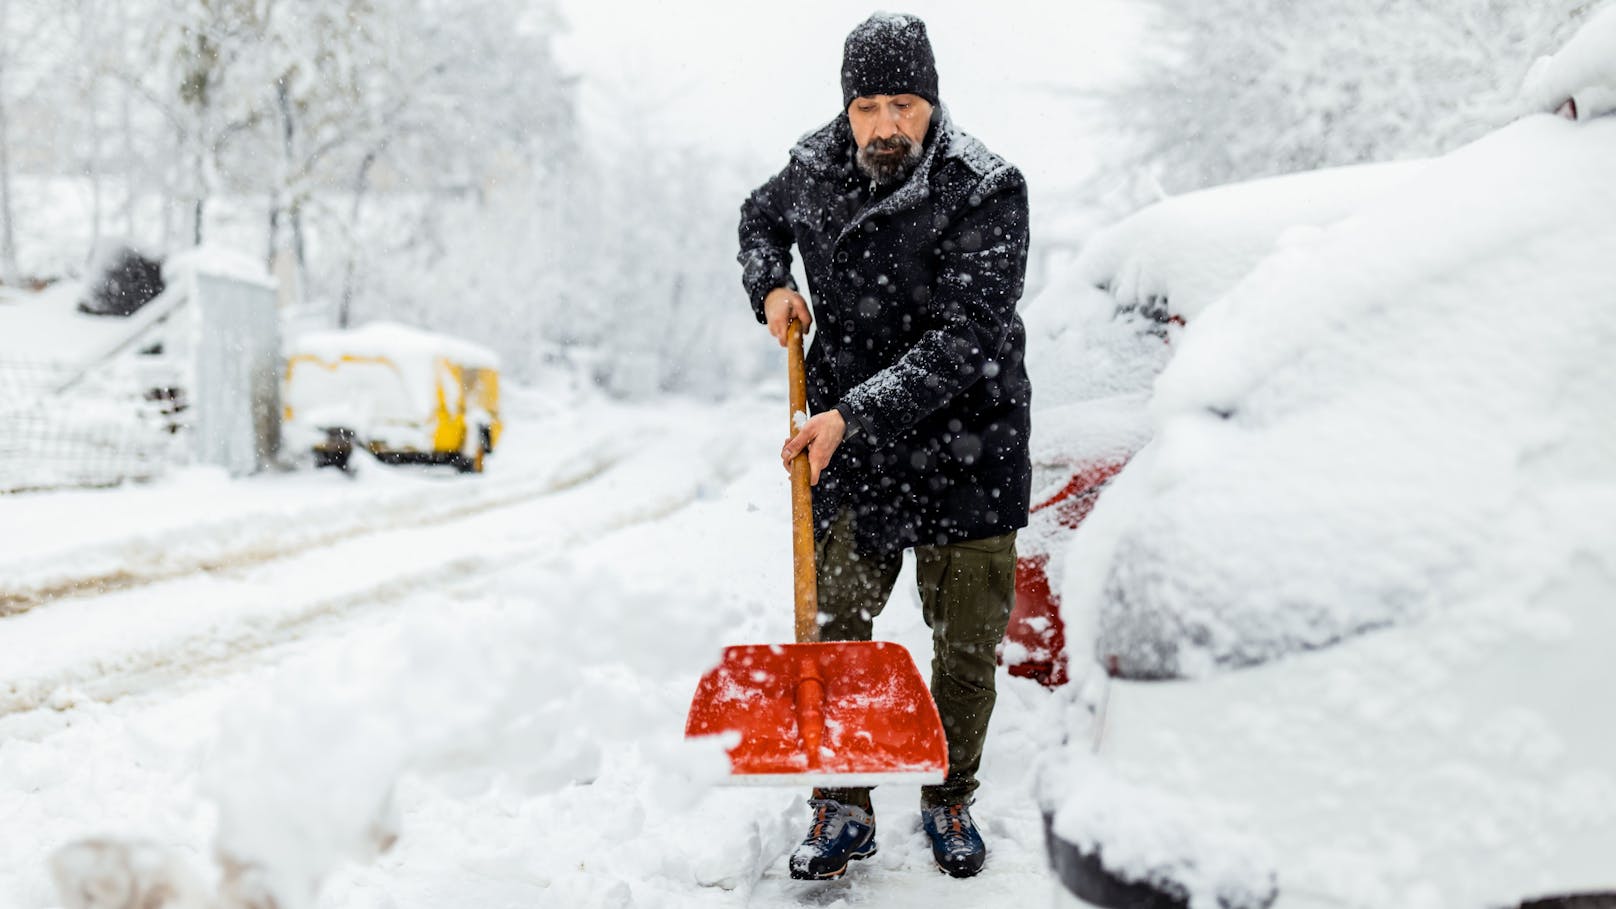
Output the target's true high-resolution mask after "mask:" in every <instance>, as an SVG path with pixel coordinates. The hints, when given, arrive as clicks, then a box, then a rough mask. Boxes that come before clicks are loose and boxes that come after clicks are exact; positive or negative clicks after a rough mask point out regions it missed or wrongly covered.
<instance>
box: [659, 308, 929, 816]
mask: <svg viewBox="0 0 1616 909" xmlns="http://www.w3.org/2000/svg"><path fill="white" fill-rule="evenodd" d="M786 341H787V343H786V347H787V353H788V360H789V363H790V380H791V413H792V415H793V417H792V430H791V431H792V433H793V434H795V433H796V431H797V429H798V427H797V425H796V422H797V420H796V415H797V414H805V413H807V411H808V391H807V385H806V381H805V378H804V370H803V359H802V326H801V325H800V324H798V323H797V322H796V321H795V320H793V321H792V322H791V324H790V326H789V327H788V329H787V338H786ZM808 472H809V468H808V453H807V452H806V451H804V452H802V453H799V454H798V455H797V457H796V458H794V459H793V460H792V462H791V531H792V542H793V547H794V549H793V554H794V561H795V574H796V607H797V643H795V644H747V645H741V646H737V647H728V648H725V650H724V660H723V662H722V663H720V664H719V666H718V668H716V669H713V670H711V671H710V672H708V673H707V674H706V675H704V676H702V679H701V684H700V685H698V686H697V687H696V696H695V698H694V699H693V700H692V701H691V703H690V716H689V718H688V719H687V720H686V721H685V736H686V737H689V738H695V737H698V736H711V735H728V736H735V735H737V734H738V736H739V740H738V742H737V743H736V744H735V745H734V746H733V747H731V748H730V749H729V759H730V773H731V774H732V775H733V776H734V777H735V778H736V779H735V782H738V783H753V784H762V785H773V784H797V783H805V784H809V785H815V786H873V785H875V784H877V783H940V782H942V781H943V776H944V774H945V773H946V771H947V770H948V743H947V741H946V740H945V739H944V738H943V724H942V721H941V720H939V719H938V717H937V705H936V704H934V703H932V699H931V692H930V691H928V690H927V688H926V682H925V680H924V679H922V678H921V677H920V670H919V669H917V668H916V667H915V661H914V659H913V658H912V657H910V656H909V651H907V650H905V649H904V648H903V647H902V646H900V645H898V644H893V643H888V642H885V641H827V642H820V641H819V622H818V604H819V589H818V585H817V583H816V582H815V578H814V534H813V514H812V513H813V506H812V499H811V498H810V496H809V492H808Z"/></svg>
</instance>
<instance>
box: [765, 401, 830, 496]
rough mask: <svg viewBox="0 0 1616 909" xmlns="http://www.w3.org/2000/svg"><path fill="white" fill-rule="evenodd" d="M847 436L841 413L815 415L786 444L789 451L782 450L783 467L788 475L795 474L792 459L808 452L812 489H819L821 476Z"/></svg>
mask: <svg viewBox="0 0 1616 909" xmlns="http://www.w3.org/2000/svg"><path fill="white" fill-rule="evenodd" d="M846 434H847V421H846V420H844V419H842V414H841V412H840V411H836V410H827V411H825V412H824V413H821V414H815V415H814V416H812V417H810V418H809V419H808V422H806V423H804V424H802V429H800V430H798V431H797V434H796V435H794V436H792V437H791V438H790V439H789V440H787V442H786V447H785V448H783V449H781V450H780V463H782V464H784V465H785V468H786V471H787V472H790V470H791V459H792V458H795V457H796V456H797V452H799V451H802V450H803V449H804V448H806V449H808V485H810V486H818V485H819V472H820V471H821V470H824V469H825V465H827V464H829V463H830V456H831V455H833V454H835V453H836V448H837V446H839V445H841V444H842V437H843V436H845V435H846Z"/></svg>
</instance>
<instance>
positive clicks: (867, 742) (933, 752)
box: [685, 641, 948, 786]
mask: <svg viewBox="0 0 1616 909" xmlns="http://www.w3.org/2000/svg"><path fill="white" fill-rule="evenodd" d="M737 734H738V736H739V741H738V742H737V743H736V744H735V745H734V746H733V747H731V748H730V749H729V758H730V773H731V776H732V778H733V779H734V781H735V782H739V783H752V784H761V785H787V784H796V783H807V784H810V785H816V786H871V785H876V784H878V783H896V782H903V783H940V782H942V781H943V777H944V775H945V774H946V772H947V770H948V743H947V740H946V739H945V738H944V737H943V724H942V721H941V720H939V719H938V716H937V705H936V704H935V703H933V702H932V698H931V692H930V691H929V690H928V689H927V687H926V682H925V680H924V679H922V678H921V676H920V671H919V669H917V668H916V667H915V661H914V659H913V658H912V657H910V655H909V651H908V650H905V649H904V648H903V647H902V646H901V645H898V644H893V643H890V642H887V641H826V642H820V643H812V644H773V645H770V644H752V645H742V646H737V647H729V648H726V649H725V650H724V659H723V662H722V663H720V664H719V665H718V667H717V668H715V669H713V670H711V671H709V672H708V673H707V674H706V675H705V676H703V677H702V680H701V684H700V685H699V686H697V688H696V696H695V698H694V699H693V700H692V701H691V704H690V716H689V718H688V719H687V721H686V723H685V735H686V736H687V737H691V738H695V737H701V736H713V735H729V736H731V737H734V736H736V735H737Z"/></svg>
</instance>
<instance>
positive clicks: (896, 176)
mask: <svg viewBox="0 0 1616 909" xmlns="http://www.w3.org/2000/svg"><path fill="white" fill-rule="evenodd" d="M893 139H894V140H896V143H895V144H897V145H899V146H901V147H902V148H903V154H901V155H881V154H877V152H878V150H879V149H880V148H881V141H880V140H879V139H871V140H870V141H869V142H868V143H866V144H865V145H864V147H863V148H860V149H859V150H858V153H857V154H855V155H854V156H853V162H854V163H855V164H857V165H858V169H859V173H861V174H863V175H864V176H866V177H868V178H869V179H870V183H871V185H873V186H891V185H893V184H896V183H902V182H903V181H905V180H907V179H909V175H910V174H911V173H913V172H914V169H915V165H917V164H919V163H920V156H921V155H922V154H924V153H925V146H924V145H922V144H920V143H919V142H911V141H910V140H909V137H908V136H905V135H903V134H902V133H899V134H897V135H895V136H894V137H893ZM887 147H889V148H890V147H891V146H890V145H889V146H887Z"/></svg>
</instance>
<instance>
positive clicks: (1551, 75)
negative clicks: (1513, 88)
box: [1521, 3, 1616, 120]
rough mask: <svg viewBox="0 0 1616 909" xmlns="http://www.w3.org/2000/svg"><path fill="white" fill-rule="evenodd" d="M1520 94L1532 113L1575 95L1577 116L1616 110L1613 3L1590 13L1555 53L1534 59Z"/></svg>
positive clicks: (1615, 15)
mask: <svg viewBox="0 0 1616 909" xmlns="http://www.w3.org/2000/svg"><path fill="white" fill-rule="evenodd" d="M1521 95H1522V97H1523V99H1524V101H1525V105H1526V108H1527V110H1529V111H1531V112H1534V113H1539V112H1542V113H1546V112H1551V111H1553V110H1555V109H1556V108H1558V107H1559V106H1560V105H1561V104H1562V103H1564V102H1565V100H1566V99H1568V98H1575V99H1576V101H1577V116H1578V117H1579V118H1580V119H1584V120H1586V119H1589V118H1591V117H1598V116H1601V115H1604V114H1609V113H1616V3H1612V4H1607V5H1605V6H1604V7H1603V8H1602V9H1600V10H1599V11H1598V12H1596V13H1594V15H1592V16H1590V17H1589V19H1588V21H1587V22H1586V23H1584V24H1583V26H1582V28H1580V29H1578V30H1577V33H1576V34H1575V35H1573V36H1572V37H1571V40H1570V41H1567V42H1566V45H1565V47H1563V48H1561V49H1560V51H1559V52H1558V53H1556V54H1554V55H1553V56H1550V57H1544V58H1542V59H1540V60H1538V62H1537V63H1536V64H1535V65H1534V66H1533V67H1532V70H1531V72H1530V73H1528V74H1527V77H1526V83H1525V85H1524V86H1523V87H1522V89H1521Z"/></svg>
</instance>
